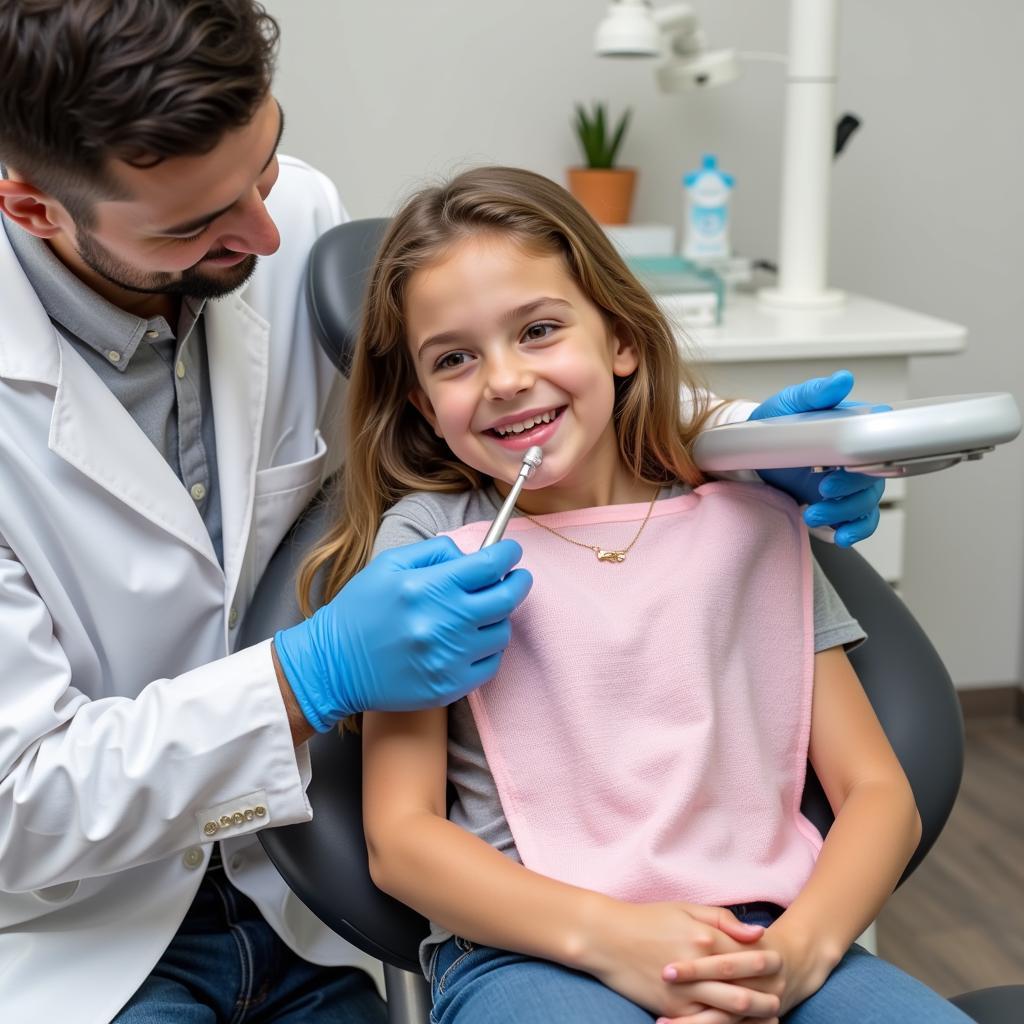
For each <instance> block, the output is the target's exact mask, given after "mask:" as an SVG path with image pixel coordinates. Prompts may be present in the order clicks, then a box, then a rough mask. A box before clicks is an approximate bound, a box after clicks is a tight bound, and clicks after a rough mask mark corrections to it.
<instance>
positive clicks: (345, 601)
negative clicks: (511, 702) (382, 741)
mask: <svg viewBox="0 0 1024 1024" xmlns="http://www.w3.org/2000/svg"><path fill="white" fill-rule="evenodd" d="M522 555H523V549H522V548H521V547H520V546H519V545H518V544H517V543H516V542H515V541H514V540H503V541H500V542H499V543H497V544H494V545H492V546H491V547H489V548H485V549H484V550H483V551H476V552H474V553H472V554H469V555H463V554H462V552H461V551H460V550H459V549H458V547H456V545H455V542H454V541H452V540H451V539H450V538H448V537H434V538H433V539H431V540H425V541H420V542H419V543H417V544H410V545H408V546H406V547H400V548H392V549H391V550H390V551H383V552H381V553H380V554H379V555H378V556H377V557H376V558H375V559H374V560H373V561H372V562H370V564H369V565H367V566H366V568H364V569H363V570H362V571H361V572H358V573H356V575H355V576H353V577H352V579H350V580H349V581H348V583H346V584H345V586H344V587H342V589H341V591H340V592H339V593H338V594H337V595H336V596H335V597H334V599H333V600H332V601H330V602H329V603H328V604H326V605H324V606H323V607H322V608H320V609H318V610H317V612H316V614H315V615H313V617H312V618H310V619H307V620H306V621H305V622H300V623H299V624H298V625H297V626H292V627H291V629H282V630H280V631H279V632H278V633H277V635H276V636H275V637H274V647H275V649H276V650H277V656H278V659H279V660H280V662H281V668H282V669H283V670H284V674H285V677H286V678H287V680H288V683H289V685H290V686H291V688H292V691H293V692H294V694H295V699H296V700H297V701H298V703H299V706H300V707H301V708H302V712H303V714H304V715H305V716H306V718H307V719H308V720H309V724H310V725H312V726H313V728H314V729H316V730H318V731H319V732H326V731H327V730H328V729H330V727H331V726H332V725H333V724H334V723H335V722H337V721H339V719H342V718H344V717H345V716H346V715H352V714H355V713H356V712H359V711H418V710H420V709H421V708H429V707H440V706H443V705H445V704H451V703H452V702H453V701H455V700H458V699H459V698H460V697H464V696H465V695H466V694H467V693H469V691H470V690H473V689H475V688H476V687H477V686H479V685H480V684H481V683H484V682H486V681H487V680H488V679H490V678H491V677H492V676H493V675H494V674H495V672H497V671H498V663H499V662H500V660H501V654H502V652H503V651H504V650H505V648H506V647H507V646H508V642H509V638H510V637H511V625H510V623H509V619H508V617H509V615H511V614H512V611H513V610H514V609H515V608H516V606H517V605H519V603H520V602H521V601H522V600H523V598H524V597H526V595H527V593H528V592H529V590H530V586H531V585H532V583H533V577H532V576H531V575H530V574H529V573H528V572H527V571H526V570H525V569H516V570H515V571H510V570H512V566H514V565H515V564H516V562H518V561H519V559H520V558H522Z"/></svg>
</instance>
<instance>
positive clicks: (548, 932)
mask: <svg viewBox="0 0 1024 1024" xmlns="http://www.w3.org/2000/svg"><path fill="white" fill-rule="evenodd" d="M447 722H448V719H447V710H446V709H444V708H442V709H437V710H431V711H424V712H415V713H407V714H397V713H396V714H379V713H367V714H366V715H364V717H363V766H364V772H363V817H364V824H365V827H366V842H367V847H368V851H369V859H370V873H371V875H372V877H373V880H374V882H375V883H376V885H377V886H378V887H380V888H381V889H383V890H384V891H385V892H388V893H390V894H391V895H393V896H394V897H396V898H397V899H399V900H401V901H402V902H403V903H407V904H408V905H409V906H411V907H413V908H415V909H416V910H418V911H419V912H420V913H422V914H424V915H425V916H427V917H429V918H430V919H431V920H433V921H437V922H438V923H439V924H441V925H442V926H443V927H445V928H447V929H449V930H450V931H451V932H453V933H454V934H456V935H460V936H462V937H463V938H466V939H470V940H471V941H473V942H477V943H480V944H481V945H488V946H495V947H498V948H500V949H507V950H512V951H514V952H519V953H523V954H526V955H528V956H534V957H540V958H543V959H546V960H553V961H556V962H558V963H561V964H564V965H566V966H568V967H573V968H577V969H580V970H584V971H587V972H589V973H590V974H593V975H594V976H596V977H597V978H599V979H600V980H601V981H603V982H604V983H605V984H606V985H609V986H610V987H611V988H614V989H615V990H616V991H618V992H620V993H622V994H623V995H625V996H627V997H628V998H630V999H633V1000H634V1001H635V1002H637V1003H639V1004H640V1005H643V1006H646V1007H647V1008H648V1009H650V1010H652V1011H653V1012H657V1013H672V1014H681V1013H687V1012H693V1011H695V1010H697V1009H701V1008H703V1007H705V1006H715V1007H718V1008H720V1009H722V1010H725V1011H728V1016H726V1017H723V1019H724V1020H727V1021H733V1020H737V1019H738V1018H739V1017H742V1016H761V1017H771V1016H774V1014H775V1013H776V1012H777V1010H778V999H777V998H776V997H775V996H774V994H771V993H764V992H755V991H753V990H752V989H749V988H745V987H741V986H740V985H739V984H730V983H727V982H721V981H717V980H710V981H702V982H699V983H696V984H693V985H678V984H677V985H672V984H669V983H667V982H666V981H664V980H663V979H662V977H661V969H662V965H663V964H665V963H666V962H667V961H668V960H670V959H672V960H675V959H684V958H685V959H690V958H694V957H705V956H708V955H709V954H722V955H721V956H718V957H715V960H716V961H717V962H718V966H719V968H720V967H721V962H722V961H726V962H727V963H728V967H727V971H726V974H725V976H726V977H732V978H740V979H748V978H752V977H758V976H764V975H767V974H770V973H771V972H773V971H777V970H778V968H779V963H780V958H779V957H778V955H777V954H775V953H774V952H773V951H767V950H752V949H750V948H749V943H750V942H751V941H753V940H756V939H757V938H758V937H759V936H760V935H761V934H762V932H761V930H760V929H750V928H749V927H748V926H745V925H742V924H740V923H739V922H738V921H736V919H735V918H734V917H733V916H732V915H731V914H729V913H728V912H727V911H723V910H719V909H717V908H708V907H697V906H693V905H691V904H682V903H656V904H645V905H636V904H629V903H622V902H620V901H618V900H614V899H611V898H609V897H606V896H603V895H601V894H599V893H595V892H590V891H588V890H586V889H581V888H578V887H576V886H572V885H567V884H564V883H562V882H557V881H554V880H553V879H550V878H545V877H544V876H542V875H538V874H536V873H535V872H532V871H529V870H528V869H527V868H525V867H523V865H521V864H519V863H517V862H515V861H513V860H511V859H510V858H508V857H506V856H505V855H504V854H502V853H500V852H499V851H497V850H495V849H493V848H492V847H490V846H488V845H487V843H485V842H484V841H483V840H481V839H480V838H478V837H477V836H474V835H472V834H470V833H468V832H466V831H465V830H464V829H462V828H460V827H459V826H458V825H455V824H453V823H452V822H450V821H448V820H447V819H446V810H447V809H446V805H445V795H446V769H447ZM726 929H728V931H729V932H730V933H731V934H733V935H734V936H737V937H740V938H742V939H744V940H745V941H746V942H747V943H748V945H747V947H746V948H745V947H744V946H743V945H741V944H740V942H739V941H736V940H735V939H734V938H730V937H729V935H727V934H726V931H725V930H726ZM716 977H721V975H720V974H719V975H716ZM734 1014H735V1015H736V1016H733V1015H734Z"/></svg>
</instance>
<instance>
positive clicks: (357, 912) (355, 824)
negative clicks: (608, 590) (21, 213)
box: [240, 219, 1024, 1024]
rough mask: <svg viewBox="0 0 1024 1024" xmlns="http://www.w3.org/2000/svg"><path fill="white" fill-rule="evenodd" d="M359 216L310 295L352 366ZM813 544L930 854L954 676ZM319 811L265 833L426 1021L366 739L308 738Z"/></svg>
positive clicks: (250, 632)
mask: <svg viewBox="0 0 1024 1024" xmlns="http://www.w3.org/2000/svg"><path fill="white" fill-rule="evenodd" d="M387 223H388V222H387V221H386V220H383V219H376V220H364V221H352V222H350V223H348V224H344V225H341V226H340V227H337V228H334V229H333V230H331V231H329V232H327V233H326V234H325V235H324V236H323V237H322V238H321V239H320V240H319V241H318V242H317V244H316V246H315V247H314V249H313V252H312V254H311V257H310V267H309V277H308V285H309V298H310V303H311V310H312V314H313V318H314V323H315V325H316V328H317V330H318V331H319V333H320V336H321V342H322V344H323V345H324V348H325V349H326V351H327V352H328V353H329V354H330V356H331V358H332V360H333V361H334V363H335V365H336V366H338V368H339V369H340V370H341V371H342V372H343V373H346V374H347V372H348V370H349V367H350V365H351V353H352V347H353V342H354V338H355V333H356V328H357V324H358V319H359V315H360V308H361V303H362V297H363V293H364V291H365V285H366V280H367V277H368V274H369V268H370V266H371V264H372V260H373V257H374V254H375V252H376V250H377V248H378V245H379V243H380V240H381V238H382V237H383V232H384V230H385V228H386V226H387ZM338 502H339V496H338V495H337V494H334V495H331V496H330V497H328V498H325V497H323V496H321V498H319V499H317V500H315V501H314V502H313V503H312V504H311V506H310V508H309V509H308V510H307V512H306V514H305V515H304V516H303V517H302V518H301V519H300V520H299V522H298V523H297V524H296V525H295V527H294V528H293V530H292V531H291V533H290V534H289V535H288V536H287V537H286V538H285V540H284V541H283V542H282V543H281V546H280V548H279V549H278V551H277V552H276V554H275V555H274V557H273V558H272V560H271V562H270V565H269V567H268V569H267V571H266V573H265V574H264V576H263V579H262V580H261V582H260V585H259V587H258V589H257V591H256V594H255V596H254V598H253V601H252V604H251V606H250V609H249V611H248V613H247V615H246V617H245V620H244V622H243V623H242V626H241V634H240V646H247V645H249V644H253V643H258V642H259V641H261V640H263V639H265V638H266V637H269V636H272V635H273V634H274V632H275V631H276V630H278V629H281V628H285V627H287V626H290V625H293V624H294V623H296V622H298V621H299V619H300V618H301V616H300V612H299V608H298V603H297V601H296V598H295V578H296V573H297V568H298V566H299V563H300V562H301V560H302V558H303V556H304V555H305V553H306V552H307V551H308V550H309V549H310V548H311V546H312V545H313V544H314V543H315V542H316V540H317V539H318V538H319V537H320V536H321V535H322V534H323V533H324V532H325V531H326V529H327V527H328V524H329V523H330V522H331V520H332V518H333V516H334V515H336V514H337V509H338V508H339V507H340V506H339V503H338ZM811 543H812V546H813V548H814V554H815V556H816V557H817V559H818V561H819V562H820V564H821V566H822V568H823V569H824V571H825V573H826V575H827V576H828V578H829V580H830V581H831V582H832V584H833V586H834V587H835V588H836V590H837V591H838V593H839V595H840V597H841V598H842V599H843V601H844V603H845V604H846V606H847V607H848V608H849V609H850V612H851V613H852V614H853V615H854V616H855V617H856V618H857V619H858V620H859V621H860V623H861V624H862V625H863V627H864V629H865V630H866V632H867V634H868V640H867V641H866V642H865V643H863V644H862V645H860V647H858V648H857V649H856V650H854V651H852V652H851V655H850V660H851V662H852V663H853V666H854V668H855V669H856V671H857V675H858V677H859V678H860V680H861V682H862V684H863V686H864V689H865V691H866V693H867V695H868V697H869V699H870V700H871V703H872V705H873V707H874V709H875V712H876V713H877V715H878V717H879V720H880V721H881V724H882V727H883V728H884V730H885V733H886V735H887V736H888V737H889V741H890V742H891V743H892V746H893V748H894V750H895V752H896V755H897V757H898V758H899V760H900V763H901V764H902V765H903V769H904V771H905V772H906V774H907V778H908V779H909V780H910V785H911V787H912V789H913V791H914V796H915V799H916V801H917V806H918V810H919V812H920V815H921V822H922V834H921V840H920V843H919V844H918V848H917V850H916V852H915V853H914V856H913V857H912V858H911V860H910V863H909V864H908V866H907V869H906V871H905V872H904V875H903V878H904V879H905V878H906V877H907V876H908V875H909V874H910V873H911V872H912V871H913V870H914V868H915V867H916V866H917V865H918V863H920V861H921V859H922V858H923V857H924V856H925V854H926V853H927V852H928V850H929V849H930V848H931V846H932V844H933V843H934V842H935V840H936V838H937V837H938V835H939V833H940V832H941V831H942V827H943V826H944V824H945V822H946V819H947V818H948V816H949V813H950V810H951V809H952V806H953V802H954V800H955V798H956V795H957V791H958V789H959V786H960V779H961V775H962V772H963V749H964V748H963V721H962V718H961V715H960V706H959V702H958V700H957V697H956V693H955V691H954V689H953V684H952V681H951V680H950V677H949V674H948V673H947V672H946V670H945V668H944V666H943V665H942V662H941V661H940V660H939V657H938V654H937V653H936V651H935V649H934V648H933V647H932V645H931V643H930V642H929V640H928V638H927V637H926V636H925V635H924V633H923V631H922V630H921V627H920V626H919V625H918V624H917V622H916V621H915V620H914V618H913V616H912V615H911V614H910V612H909V611H908V610H907V608H906V607H905V605H904V604H903V602H902V601H901V600H900V598H899V597H897V596H896V595H895V594H894V593H893V591H892V589H891V587H890V586H889V585H888V584H887V583H886V582H885V580H883V579H882V577H881V576H879V575H878V574H877V573H876V572H875V571H874V569H872V568H871V566H870V565H868V563H867V562H866V561H865V560H864V559H863V558H862V557H861V556H860V555H859V554H858V553H857V552H856V551H853V550H846V549H840V548H836V547H834V546H832V545H829V544H824V543H822V542H820V541H817V540H812V542H811ZM310 754H311V758H312V781H311V783H310V786H309V789H308V797H309V800H310V803H311V805H312V808H313V820H312V821H310V822H306V823H302V824H297V825H286V826H282V827H278V828H267V829H263V830H262V831H261V832H260V833H259V838H260V842H261V843H262V844H263V847H264V849H265V850H266V852H267V854H268V856H269V857H270V859H271V861H272V862H273V863H274V865H275V866H276V867H277V869H278V870H279V871H280V872H281V875H282V876H283V877H284V879H285V881H286V882H287V883H288V885H289V886H290V887H291V889H292V890H293V891H294V892H295V893H296V895H297V896H298V897H299V898H300V899H301V900H302V901H303V902H304V903H305V904H306V906H308V907H309V908H310V910H312V911H313V913H314V914H316V915H317V917H319V918H320V919H321V920H322V921H323V922H324V923H326V924H327V925H328V926H329V927H330V928H332V929H333V930H334V931H335V932H337V933H338V934H340V935H342V936H343V937H344V938H346V939H348V940H349V941H350V942H352V943H353V944H354V945H356V946H358V947H359V948H361V949H363V950H364V951H366V952H367V953H369V954H370V955H371V956H374V957H376V958H378V959H380V960H381V961H383V963H384V970H385V981H386V987H387V999H388V1016H389V1021H390V1022H391V1024H425V1022H426V1021H427V1019H428V1014H429V1009H430V994H429V991H428V989H427V985H426V982H425V980H424V979H423V977H422V975H421V973H420V967H419V960H418V956H417V950H418V946H419V943H420V941H421V939H422V938H423V937H424V936H425V935H426V933H427V923H426V921H425V920H424V919H423V918H422V917H421V916H420V915H419V914H417V913H415V912H414V911H413V910H411V909H409V908H408V907H406V906H404V905H403V904H401V903H399V902H397V901H396V900H394V899H392V898H391V897H390V896H387V895H386V894H384V893H383V892H381V891H380V890H379V889H377V888H376V886H374V884H373V882H372V880H371V878H370V873H369V867H368V862H367V852H366V845H365V840H364V838H363V828H362V791H361V742H360V737H359V736H358V735H356V734H351V733H349V734H346V735H345V736H344V737H342V736H340V735H339V734H338V733H337V732H336V731H331V732H329V733H325V734H322V735H317V736H315V737H314V738H313V739H312V740H311V741H310ZM802 808H803V811H804V813H805V814H806V815H807V817H808V818H809V819H810V820H811V821H812V822H813V823H814V824H815V826H816V827H817V828H818V829H819V830H820V831H821V832H822V834H824V833H825V832H827V830H828V828H829V826H830V824H831V822H832V813H831V810H830V808H829V805H828V801H827V800H826V799H825V795H824V792H823V791H822V788H821V786H820V784H819V783H818V780H817V779H816V778H815V777H814V774H813V772H811V771H809V772H808V779H807V785H806V788H805V792H804V799H803V804H802ZM953 1002H954V1003H956V1004H957V1005H958V1006H959V1007H960V1008H961V1009H963V1010H964V1012H965V1013H967V1014H968V1015H969V1016H971V1017H973V1018H974V1019H975V1020H976V1021H979V1022H981V1024H1011V1022H1020V1021H1021V1020H1022V1019H1024V986H1002V987H998V988H990V989H983V990H979V991H976V992H971V993H967V994H965V995H961V996H958V997H956V998H954V999H953Z"/></svg>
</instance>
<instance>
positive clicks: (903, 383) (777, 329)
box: [658, 292, 967, 584]
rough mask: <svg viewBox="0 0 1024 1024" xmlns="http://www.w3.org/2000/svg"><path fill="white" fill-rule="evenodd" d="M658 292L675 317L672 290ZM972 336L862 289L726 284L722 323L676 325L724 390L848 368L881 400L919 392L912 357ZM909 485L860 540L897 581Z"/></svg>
mask: <svg viewBox="0 0 1024 1024" xmlns="http://www.w3.org/2000/svg"><path fill="white" fill-rule="evenodd" d="M658 301H659V302H660V304H661V306H662V308H663V309H664V310H665V312H666V313H667V314H668V315H669V317H670V318H672V297H671V296H659V299H658ZM966 336H967V332H966V330H965V328H963V327H961V326H960V325H959V324H954V323H949V322H948V321H945V320H938V319H936V318H935V317H930V316H924V315H922V314H920V313H914V312H912V311H910V310H906V309H901V308H900V307H898V306H892V305H889V304H888V303H884V302H877V301H875V300H873V299H867V298H864V297H862V296H858V295H847V297H846V302H845V304H844V305H843V306H841V307H839V308H837V309H829V310H775V309H767V308H765V307H763V306H761V305H760V304H759V303H758V301H757V298H756V296H754V295H751V294H745V293H742V292H727V293H726V307H725V313H724V315H723V317H722V323H721V325H720V326H718V327H713V328H708V327H701V328H679V327H678V326H677V329H676V337H677V340H678V341H679V343H680V345H681V346H682V348H683V352H684V355H685V356H686V357H687V358H688V359H689V360H691V362H695V363H696V364H697V365H698V367H699V369H700V371H701V373H702V375H703V377H704V380H705V381H706V382H707V384H708V386H709V387H710V388H711V389H712V390H713V391H714V392H715V393H716V394H718V395H721V396H723V397H730V398H738V397H742V398H751V399H759V398H764V397H767V396H768V395H770V394H773V393H774V392H776V391H778V390H779V389H781V388H783V387H785V386H786V385H787V384H795V383H797V382H799V381H801V380H804V379H806V378H808V377H822V376H826V375H828V374H830V373H832V371H833V370H839V369H847V370H850V371H852V372H853V374H854V376H855V377H856V381H857V384H856V387H855V389H854V394H853V397H854V398H860V399H863V400H870V401H875V402H899V401H904V400H906V399H908V398H911V397H918V396H912V395H911V394H910V388H909V376H910V374H909V365H908V363H909V360H910V358H911V357H912V356H924V355H951V354H955V353H957V352H960V351H962V350H963V348H964V345H965V342H966ZM910 485H911V486H912V482H911V484H910ZM906 487H907V481H905V480H890V481H888V482H887V484H886V492H885V498H884V502H883V506H882V520H881V522H880V524H879V528H878V530H877V531H876V533H875V535H874V536H873V537H871V538H870V539H869V540H867V541H864V542H861V543H860V544H859V545H858V550H859V551H860V552H861V553H862V554H863V555H864V557H865V558H867V559H868V561H870V562H871V564H872V565H873V566H874V567H875V568H876V569H877V570H878V571H879V572H880V573H881V574H882V575H883V576H885V578H886V579H887V580H889V581H890V582H891V583H893V584H898V583H899V581H900V579H901V578H902V575H903V537H904V530H905V526H906V524H905V522H904V518H905V515H904V510H903V499H904V497H905V495H906ZM909 528H910V529H913V523H910V524H909Z"/></svg>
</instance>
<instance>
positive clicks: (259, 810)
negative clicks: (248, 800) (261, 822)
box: [254, 804, 267, 818]
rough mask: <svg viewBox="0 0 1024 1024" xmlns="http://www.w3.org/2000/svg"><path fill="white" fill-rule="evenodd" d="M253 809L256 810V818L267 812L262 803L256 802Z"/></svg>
mask: <svg viewBox="0 0 1024 1024" xmlns="http://www.w3.org/2000/svg"><path fill="white" fill-rule="evenodd" d="M254 810H255V812H256V817H257V818H262V817H263V816H264V815H265V814H266V813H267V809H266V807H264V806H263V804H257V805H256V807H255V808H254Z"/></svg>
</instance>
